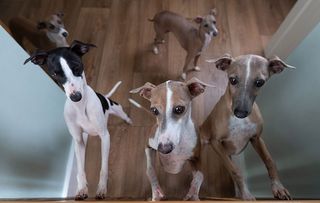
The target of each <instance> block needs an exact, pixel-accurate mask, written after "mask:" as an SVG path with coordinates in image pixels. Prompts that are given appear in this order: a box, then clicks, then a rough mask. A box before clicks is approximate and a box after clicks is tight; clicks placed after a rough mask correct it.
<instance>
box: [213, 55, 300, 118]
mask: <svg viewBox="0 0 320 203" xmlns="http://www.w3.org/2000/svg"><path fill="white" fill-rule="evenodd" d="M209 62H214V63H215V66H216V68H217V69H219V70H222V71H226V73H227V75H228V78H229V84H228V89H227V91H229V94H230V95H231V97H232V111H233V113H234V115H235V116H236V117H238V118H245V117H247V116H249V115H250V113H251V110H252V106H253V103H254V101H255V99H256V96H257V95H258V92H259V90H260V88H261V87H262V86H263V85H264V84H265V82H266V81H267V80H268V79H269V78H270V77H271V76H272V75H273V74H277V73H281V72H282V71H283V70H284V69H285V68H294V67H292V66H290V65H288V64H286V63H285V62H283V61H282V60H281V59H280V58H279V57H277V56H275V57H273V58H270V59H266V58H264V57H261V56H257V55H242V56H238V57H236V58H233V57H231V56H230V55H229V54H226V55H225V56H223V57H221V58H219V59H217V60H209Z"/></svg>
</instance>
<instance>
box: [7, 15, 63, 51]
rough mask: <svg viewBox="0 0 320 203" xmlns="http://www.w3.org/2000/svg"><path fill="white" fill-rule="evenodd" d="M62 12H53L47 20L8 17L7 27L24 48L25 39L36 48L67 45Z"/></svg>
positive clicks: (46, 48)
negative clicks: (34, 20)
mask: <svg viewBox="0 0 320 203" xmlns="http://www.w3.org/2000/svg"><path fill="white" fill-rule="evenodd" d="M63 16H64V14H63V13H62V12H59V13H56V14H53V15H51V16H50V18H49V19H48V20H45V21H41V22H38V23H35V22H33V21H31V20H29V19H26V18H24V17H21V16H18V17H14V18H12V19H10V21H9V28H10V30H11V33H12V36H13V38H14V39H15V40H16V41H17V42H18V43H19V44H20V45H21V46H22V47H23V48H24V49H25V47H24V39H27V40H28V41H29V42H30V43H32V45H33V46H34V47H35V48H37V49H45V50H48V49H53V48H57V47H68V46H69V44H68V43H67V40H66V38H67V37H68V31H67V30H66V29H65V28H64V24H63Z"/></svg>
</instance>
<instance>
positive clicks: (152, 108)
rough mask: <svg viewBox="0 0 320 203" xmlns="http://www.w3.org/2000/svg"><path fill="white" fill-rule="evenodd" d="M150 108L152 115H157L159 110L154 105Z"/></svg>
mask: <svg viewBox="0 0 320 203" xmlns="http://www.w3.org/2000/svg"><path fill="white" fill-rule="evenodd" d="M150 110H151V112H152V113H153V114H154V115H156V116H157V115H159V111H158V109H157V108H156V107H151V108H150Z"/></svg>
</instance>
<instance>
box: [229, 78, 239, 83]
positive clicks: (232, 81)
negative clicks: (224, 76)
mask: <svg viewBox="0 0 320 203" xmlns="http://www.w3.org/2000/svg"><path fill="white" fill-rule="evenodd" d="M229 81H230V83H231V85H236V84H238V83H239V81H238V79H237V78H236V77H230V78H229Z"/></svg>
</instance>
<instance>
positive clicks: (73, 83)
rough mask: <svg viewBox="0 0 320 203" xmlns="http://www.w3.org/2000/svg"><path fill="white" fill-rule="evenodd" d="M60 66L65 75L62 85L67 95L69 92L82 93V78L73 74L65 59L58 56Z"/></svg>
mask: <svg viewBox="0 0 320 203" xmlns="http://www.w3.org/2000/svg"><path fill="white" fill-rule="evenodd" d="M60 64H61V68H62V70H63V72H64V75H65V77H66V82H65V83H64V84H63V85H62V86H63V88H64V91H65V93H66V95H67V97H69V96H70V94H71V93H74V92H80V93H81V94H82V93H83V84H84V82H83V79H82V78H81V77H76V76H74V75H73V73H72V71H71V69H70V67H69V65H68V63H67V61H66V60H65V59H64V58H62V57H60Z"/></svg>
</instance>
